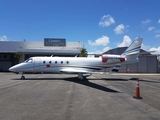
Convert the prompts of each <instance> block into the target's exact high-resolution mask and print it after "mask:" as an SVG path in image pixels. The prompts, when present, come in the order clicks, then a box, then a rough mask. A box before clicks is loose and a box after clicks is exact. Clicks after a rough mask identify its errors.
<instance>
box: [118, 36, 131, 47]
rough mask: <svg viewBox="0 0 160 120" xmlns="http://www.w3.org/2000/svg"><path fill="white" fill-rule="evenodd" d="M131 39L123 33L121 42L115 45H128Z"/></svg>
mask: <svg viewBox="0 0 160 120" xmlns="http://www.w3.org/2000/svg"><path fill="white" fill-rule="evenodd" d="M131 42H132V40H131V38H130V37H129V36H127V35H125V36H124V37H123V42H122V43H119V44H118V45H117V47H126V46H129V45H130V44H131Z"/></svg>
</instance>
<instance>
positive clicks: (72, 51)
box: [0, 38, 160, 73]
mask: <svg viewBox="0 0 160 120" xmlns="http://www.w3.org/2000/svg"><path fill="white" fill-rule="evenodd" d="M82 48H83V43H82V42H66V39H63V38H44V41H26V40H23V41H0V71H8V68H10V67H11V66H13V65H15V64H18V63H19V62H22V61H24V60H26V59H28V58H29V57H32V56H70V57H73V56H78V55H80V51H81V49H82ZM126 48H127V47H120V48H115V49H111V50H109V51H106V52H104V53H103V54H117V55H121V54H122V53H123V52H124V51H125V50H126ZM100 55H101V54H99V55H97V54H95V55H88V56H89V57H93V56H94V57H99V56H100ZM109 70H110V69H108V70H107V69H104V70H103V71H109ZM119 72H120V73H160V56H158V55H152V54H150V53H149V52H146V51H144V50H141V51H140V55H139V62H138V63H134V64H128V65H121V67H120V70H119Z"/></svg>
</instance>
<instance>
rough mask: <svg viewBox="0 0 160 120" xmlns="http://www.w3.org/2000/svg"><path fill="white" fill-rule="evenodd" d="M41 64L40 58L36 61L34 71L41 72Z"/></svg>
mask: <svg viewBox="0 0 160 120" xmlns="http://www.w3.org/2000/svg"><path fill="white" fill-rule="evenodd" d="M40 64H41V59H40V58H35V59H34V69H35V70H36V71H40V68H41V67H40Z"/></svg>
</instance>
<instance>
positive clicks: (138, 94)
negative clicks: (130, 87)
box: [133, 78, 142, 99]
mask: <svg viewBox="0 0 160 120" xmlns="http://www.w3.org/2000/svg"><path fill="white" fill-rule="evenodd" d="M135 95H136V96H133V98H135V99H142V97H140V88H139V78H137V80H136V94H135Z"/></svg>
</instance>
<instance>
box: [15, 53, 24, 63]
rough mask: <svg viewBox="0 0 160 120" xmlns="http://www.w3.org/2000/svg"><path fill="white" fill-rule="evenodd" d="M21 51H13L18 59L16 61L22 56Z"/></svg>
mask: <svg viewBox="0 0 160 120" xmlns="http://www.w3.org/2000/svg"><path fill="white" fill-rule="evenodd" d="M22 55H23V53H21V52H15V53H14V57H15V58H17V59H18V61H19V62H20V58H21V57H22Z"/></svg>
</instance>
